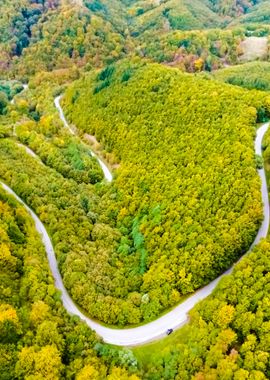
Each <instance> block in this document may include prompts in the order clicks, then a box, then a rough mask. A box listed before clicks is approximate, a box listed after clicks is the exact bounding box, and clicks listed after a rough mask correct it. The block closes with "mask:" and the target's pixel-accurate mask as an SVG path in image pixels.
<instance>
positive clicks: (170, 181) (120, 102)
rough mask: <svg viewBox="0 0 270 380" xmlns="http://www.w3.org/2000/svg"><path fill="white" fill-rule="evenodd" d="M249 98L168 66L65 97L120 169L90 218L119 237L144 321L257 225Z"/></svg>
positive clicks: (236, 248) (222, 260)
mask: <svg viewBox="0 0 270 380" xmlns="http://www.w3.org/2000/svg"><path fill="white" fill-rule="evenodd" d="M256 99H257V104H256V102H254V98H253V96H252V93H249V92H246V91H242V90H239V89H236V88H233V87H229V86H228V87H227V86H225V85H221V86H219V85H218V84H216V83H214V82H211V81H207V80H200V79H199V78H194V77H191V76H189V75H187V74H180V73H179V72H178V71H176V70H173V69H167V68H163V67H160V66H158V65H139V66H136V65H134V66H132V65H129V64H127V63H125V64H122V65H119V66H116V67H114V66H110V67H107V68H106V69H104V70H103V71H101V72H99V73H98V74H96V73H93V74H90V75H87V76H85V77H83V78H82V79H81V80H80V81H78V82H75V84H74V86H71V87H70V88H69V89H68V91H67V92H66V94H65V98H64V105H65V110H66V113H67V115H68V117H69V119H70V120H71V122H72V123H74V124H75V125H76V126H77V127H78V128H79V129H81V130H83V131H84V132H87V133H89V134H94V135H95V136H96V137H97V139H98V140H99V141H100V142H101V143H102V144H103V146H104V149H105V150H106V152H109V154H108V159H109V160H110V158H111V159H112V160H114V161H113V162H117V163H119V164H120V167H119V169H118V170H117V172H116V178H115V181H114V184H113V186H112V187H111V188H110V189H109V191H108V192H106V193H105V194H104V196H103V197H102V200H101V202H99V211H98V213H99V214H101V215H102V217H101V218H100V221H102V223H104V222H105V223H109V224H110V225H111V226H112V227H113V228H117V229H118V230H119V232H120V237H119V243H118V244H117V250H116V252H115V253H114V256H115V260H121V261H122V262H124V263H126V264H125V265H127V266H128V268H129V271H132V272H133V273H134V274H135V273H137V274H138V275H140V276H141V279H140V287H139V288H137V289H136V291H138V290H139V292H140V293H141V294H143V293H147V294H148V296H149V305H148V307H149V308H150V307H151V308H150V310H151V311H148V313H149V314H145V315H144V318H145V319H148V318H151V316H154V315H156V314H157V313H159V312H160V311H161V310H162V309H164V308H166V307H169V306H171V305H172V302H174V303H175V302H177V301H178V300H179V299H181V296H182V295H184V294H187V293H190V292H192V291H193V290H194V289H196V288H198V287H200V286H202V285H203V284H205V283H207V282H209V281H210V279H211V278H215V277H216V276H217V274H218V273H221V272H222V271H224V270H225V269H226V268H227V267H228V266H229V265H230V263H231V262H233V261H235V259H236V258H237V256H240V255H241V252H243V251H245V250H247V248H248V247H249V245H250V243H251V242H252V240H253V237H254V235H255V233H256V230H257V228H258V225H259V223H260V220H261V218H260V214H261V206H260V202H259V198H260V193H259V187H258V182H257V179H256V178H257V175H256V168H255V166H254V152H253V149H254V148H253V138H254V132H255V129H254V123H255V122H256V117H257V112H256V108H254V106H255V107H257V108H258V109H262V108H264V107H266V108H267V107H268V106H267V102H268V100H269V99H268V100H267V98H266V97H265V95H264V94H259V93H257V97H256ZM259 99H261V100H260V101H259ZM235 104H239V106H238V107H235ZM82 109H83V110H84V112H81V110H82ZM87 110H89V112H87ZM236 110H237V111H236ZM206 112H207V116H206V115H205V113H206ZM205 117H207V119H206V120H207V121H206V120H205ZM126 141H128V144H126ZM240 157H241V158H240ZM224 167H226V170H224ZM245 181H247V185H245ZM251 184H253V185H251ZM251 186H254V187H251ZM240 188H242V189H243V190H241V191H240V190H239V189H240ZM256 194H258V198H257V199H258V203H255V199H256ZM237 252H238V253H237ZM79 282H80V281H79ZM134 290H135V289H134ZM150 305H151V306H150Z"/></svg>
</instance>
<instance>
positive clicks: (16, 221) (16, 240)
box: [0, 188, 138, 380]
mask: <svg viewBox="0 0 270 380" xmlns="http://www.w3.org/2000/svg"><path fill="white" fill-rule="evenodd" d="M0 247H1V249H0V289H1V291H0V353H1V355H0V368H1V371H0V379H1V380H9V379H10V380H15V379H29V380H30V379H46V380H47V379H48V380H57V379H74V378H75V377H76V379H78V380H83V379H90V378H91V379H93V380H102V379H104V378H108V379H111V380H114V379H119V378H121V379H127V380H128V379H130V380H138V377H137V376H135V375H129V373H128V371H127V368H128V367H130V368H133V372H134V369H136V360H134V358H133V356H132V353H131V352H130V351H129V350H125V349H124V350H118V351H116V350H113V349H112V348H109V347H107V345H104V344H103V343H101V342H100V341H99V340H98V338H97V337H96V335H95V334H94V333H93V332H92V331H91V330H90V329H89V328H88V327H87V326H86V325H85V324H83V323H80V322H78V320H77V318H71V317H69V316H68V315H67V314H66V312H65V311H64V308H63V306H62V304H61V300H60V295H59V293H58V292H57V291H56V289H55V287H54V284H53V280H52V276H51V275H50V273H49V270H48V262H47V258H46V255H45V252H44V248H43V246H42V244H41V241H40V237H39V236H38V234H37V232H36V230H35V226H34V223H33V221H32V220H31V218H30V216H29V215H28V214H27V212H26V211H25V209H24V207H23V206H21V205H19V204H18V203H17V202H16V201H15V200H14V198H13V197H12V196H8V195H6V194H5V192H4V191H3V189H2V188H1V189H0ZM131 362H132V365H131V364H130V363H131Z"/></svg>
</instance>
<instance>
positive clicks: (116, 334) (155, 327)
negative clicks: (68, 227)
mask: <svg viewBox="0 0 270 380" xmlns="http://www.w3.org/2000/svg"><path fill="white" fill-rule="evenodd" d="M268 127H269V123H267V124H264V125H263V126H262V127H260V128H259V129H258V130H257V135H256V140H255V152H256V154H258V155H260V156H262V150H261V144H262V139H263V136H264V134H265V132H266V131H267V129H268ZM258 174H259V176H260V178H261V193H262V200H263V203H264V207H263V213H264V220H263V222H262V224H261V227H260V229H259V231H258V234H257V236H256V238H255V240H254V242H253V244H252V245H251V247H250V250H251V249H252V248H253V247H254V245H256V244H257V243H258V242H259V241H260V240H261V239H262V238H265V237H266V236H267V232H268V227H269V200H268V192H267V184H266V177H265V172H264V169H261V170H258ZM0 183H1V184H2V186H3V188H4V189H5V190H6V191H7V192H8V193H10V194H12V195H13V196H14V197H15V198H16V199H17V200H18V201H19V202H20V203H22V204H23V205H24V206H25V208H26V209H27V210H28V212H29V213H30V214H31V216H32V218H33V219H34V221H35V225H36V229H37V231H38V232H39V234H40V235H41V238H42V241H43V244H44V247H45V249H46V252H47V256H48V261H49V265H50V269H51V272H52V275H53V277H54V281H55V286H56V288H57V289H59V290H60V291H61V299H62V302H63V305H64V307H65V309H66V310H67V312H68V313H69V314H72V315H77V316H79V317H80V318H81V319H82V320H83V321H85V322H86V323H87V325H88V326H89V327H90V328H91V329H93V330H95V331H96V332H97V334H98V335H100V336H101V337H102V338H103V339H104V341H105V342H107V343H112V344H116V345H118V346H135V345H140V344H143V343H146V342H150V341H153V340H156V339H158V338H160V337H162V336H165V334H166V330H167V329H168V328H172V329H177V328H179V327H181V326H182V325H183V324H185V323H186V322H187V321H188V312H189V311H190V310H191V309H192V308H193V306H194V305H195V304H196V303H198V302H199V301H200V300H202V299H204V298H206V297H207V296H208V295H209V294H211V292H212V291H213V289H214V288H215V287H216V285H217V283H218V282H219V281H220V279H221V278H222V277H223V276H225V275H227V274H230V273H231V272H232V270H233V267H231V268H230V269H228V270H227V271H226V272H225V273H224V274H223V275H221V276H219V277H218V278H216V279H215V280H214V281H212V282H211V283H210V284H208V285H207V286H205V287H203V288H202V289H200V290H198V291H197V292H195V293H194V294H193V295H191V296H190V297H189V298H188V299H186V300H185V301H184V302H183V303H181V304H180V305H178V306H176V307H175V308H174V309H173V310H172V311H170V312H168V313H167V314H165V315H163V316H162V317H160V318H158V319H156V320H155V321H153V322H150V323H148V324H146V325H143V326H139V327H135V328H128V329H112V328H108V327H105V326H102V325H101V324H99V323H98V322H96V321H93V320H91V319H90V318H88V317H86V316H85V315H84V314H83V313H82V312H81V311H80V310H79V309H78V307H77V306H76V305H75V303H74V302H73V301H72V299H71V298H70V296H69V294H68V292H67V291H66V289H65V287H64V284H63V281H62V278H61V275H60V273H59V270H58V265H57V261H56V258H55V253H54V249H53V246H52V243H51V240H50V238H49V235H48V233H47V231H46V229H45V227H44V225H43V224H42V222H41V221H40V220H39V218H38V217H37V215H36V214H35V213H34V212H33V211H32V210H31V209H30V208H29V207H28V206H27V205H26V204H25V203H24V202H23V201H22V199H21V198H19V197H18V196H17V195H16V194H15V193H14V192H13V190H12V189H10V188H9V187H8V186H7V185H6V184H4V183H2V182H0ZM250 250H249V251H250ZM249 251H248V252H249ZM248 252H247V253H248Z"/></svg>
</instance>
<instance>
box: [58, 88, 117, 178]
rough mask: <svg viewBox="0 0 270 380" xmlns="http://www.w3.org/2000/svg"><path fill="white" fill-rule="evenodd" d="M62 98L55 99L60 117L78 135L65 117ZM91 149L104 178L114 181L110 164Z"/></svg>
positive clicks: (71, 131)
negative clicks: (61, 102)
mask: <svg viewBox="0 0 270 380" xmlns="http://www.w3.org/2000/svg"><path fill="white" fill-rule="evenodd" d="M61 98H62V96H61V95H60V96H57V97H56V98H55V99H54V105H55V107H56V108H57V110H58V112H59V116H60V119H61V120H62V122H63V124H64V126H65V127H66V128H67V129H68V130H69V132H70V133H71V134H72V135H76V134H75V132H74V131H73V129H72V128H71V127H70V125H69V124H68V122H67V120H66V118H65V115H64V111H63V109H62V107H61V104H60V101H61ZM89 150H90V153H91V155H92V157H95V158H96V159H97V160H98V163H99V165H100V167H101V169H102V171H103V175H104V178H105V179H106V180H107V181H108V182H112V180H113V176H112V173H111V171H110V169H109V168H108V166H107V165H106V164H105V163H104V162H103V161H102V160H101V159H100V158H99V157H98V156H97V155H96V154H95V153H94V152H93V151H92V150H91V149H89Z"/></svg>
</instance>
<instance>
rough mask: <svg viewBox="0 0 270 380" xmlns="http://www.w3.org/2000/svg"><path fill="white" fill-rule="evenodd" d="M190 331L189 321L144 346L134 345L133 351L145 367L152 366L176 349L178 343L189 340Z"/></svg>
mask: <svg viewBox="0 0 270 380" xmlns="http://www.w3.org/2000/svg"><path fill="white" fill-rule="evenodd" d="M190 332H191V331H190V326H189V323H187V324H186V325H184V326H183V327H181V328H180V329H178V330H176V331H173V332H172V334H171V335H169V336H166V337H164V338H162V339H160V340H157V341H155V342H152V343H147V344H144V345H143V346H138V347H133V348H132V351H133V353H134V355H135V357H136V358H137V360H138V362H139V363H141V364H142V366H143V367H148V366H149V367H151V364H152V363H155V362H156V361H158V360H159V361H160V360H161V359H162V358H163V357H165V356H166V355H168V354H169V353H170V352H171V351H172V350H175V348H176V347H177V345H179V344H183V343H185V342H187V341H188V338H189V334H190Z"/></svg>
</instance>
